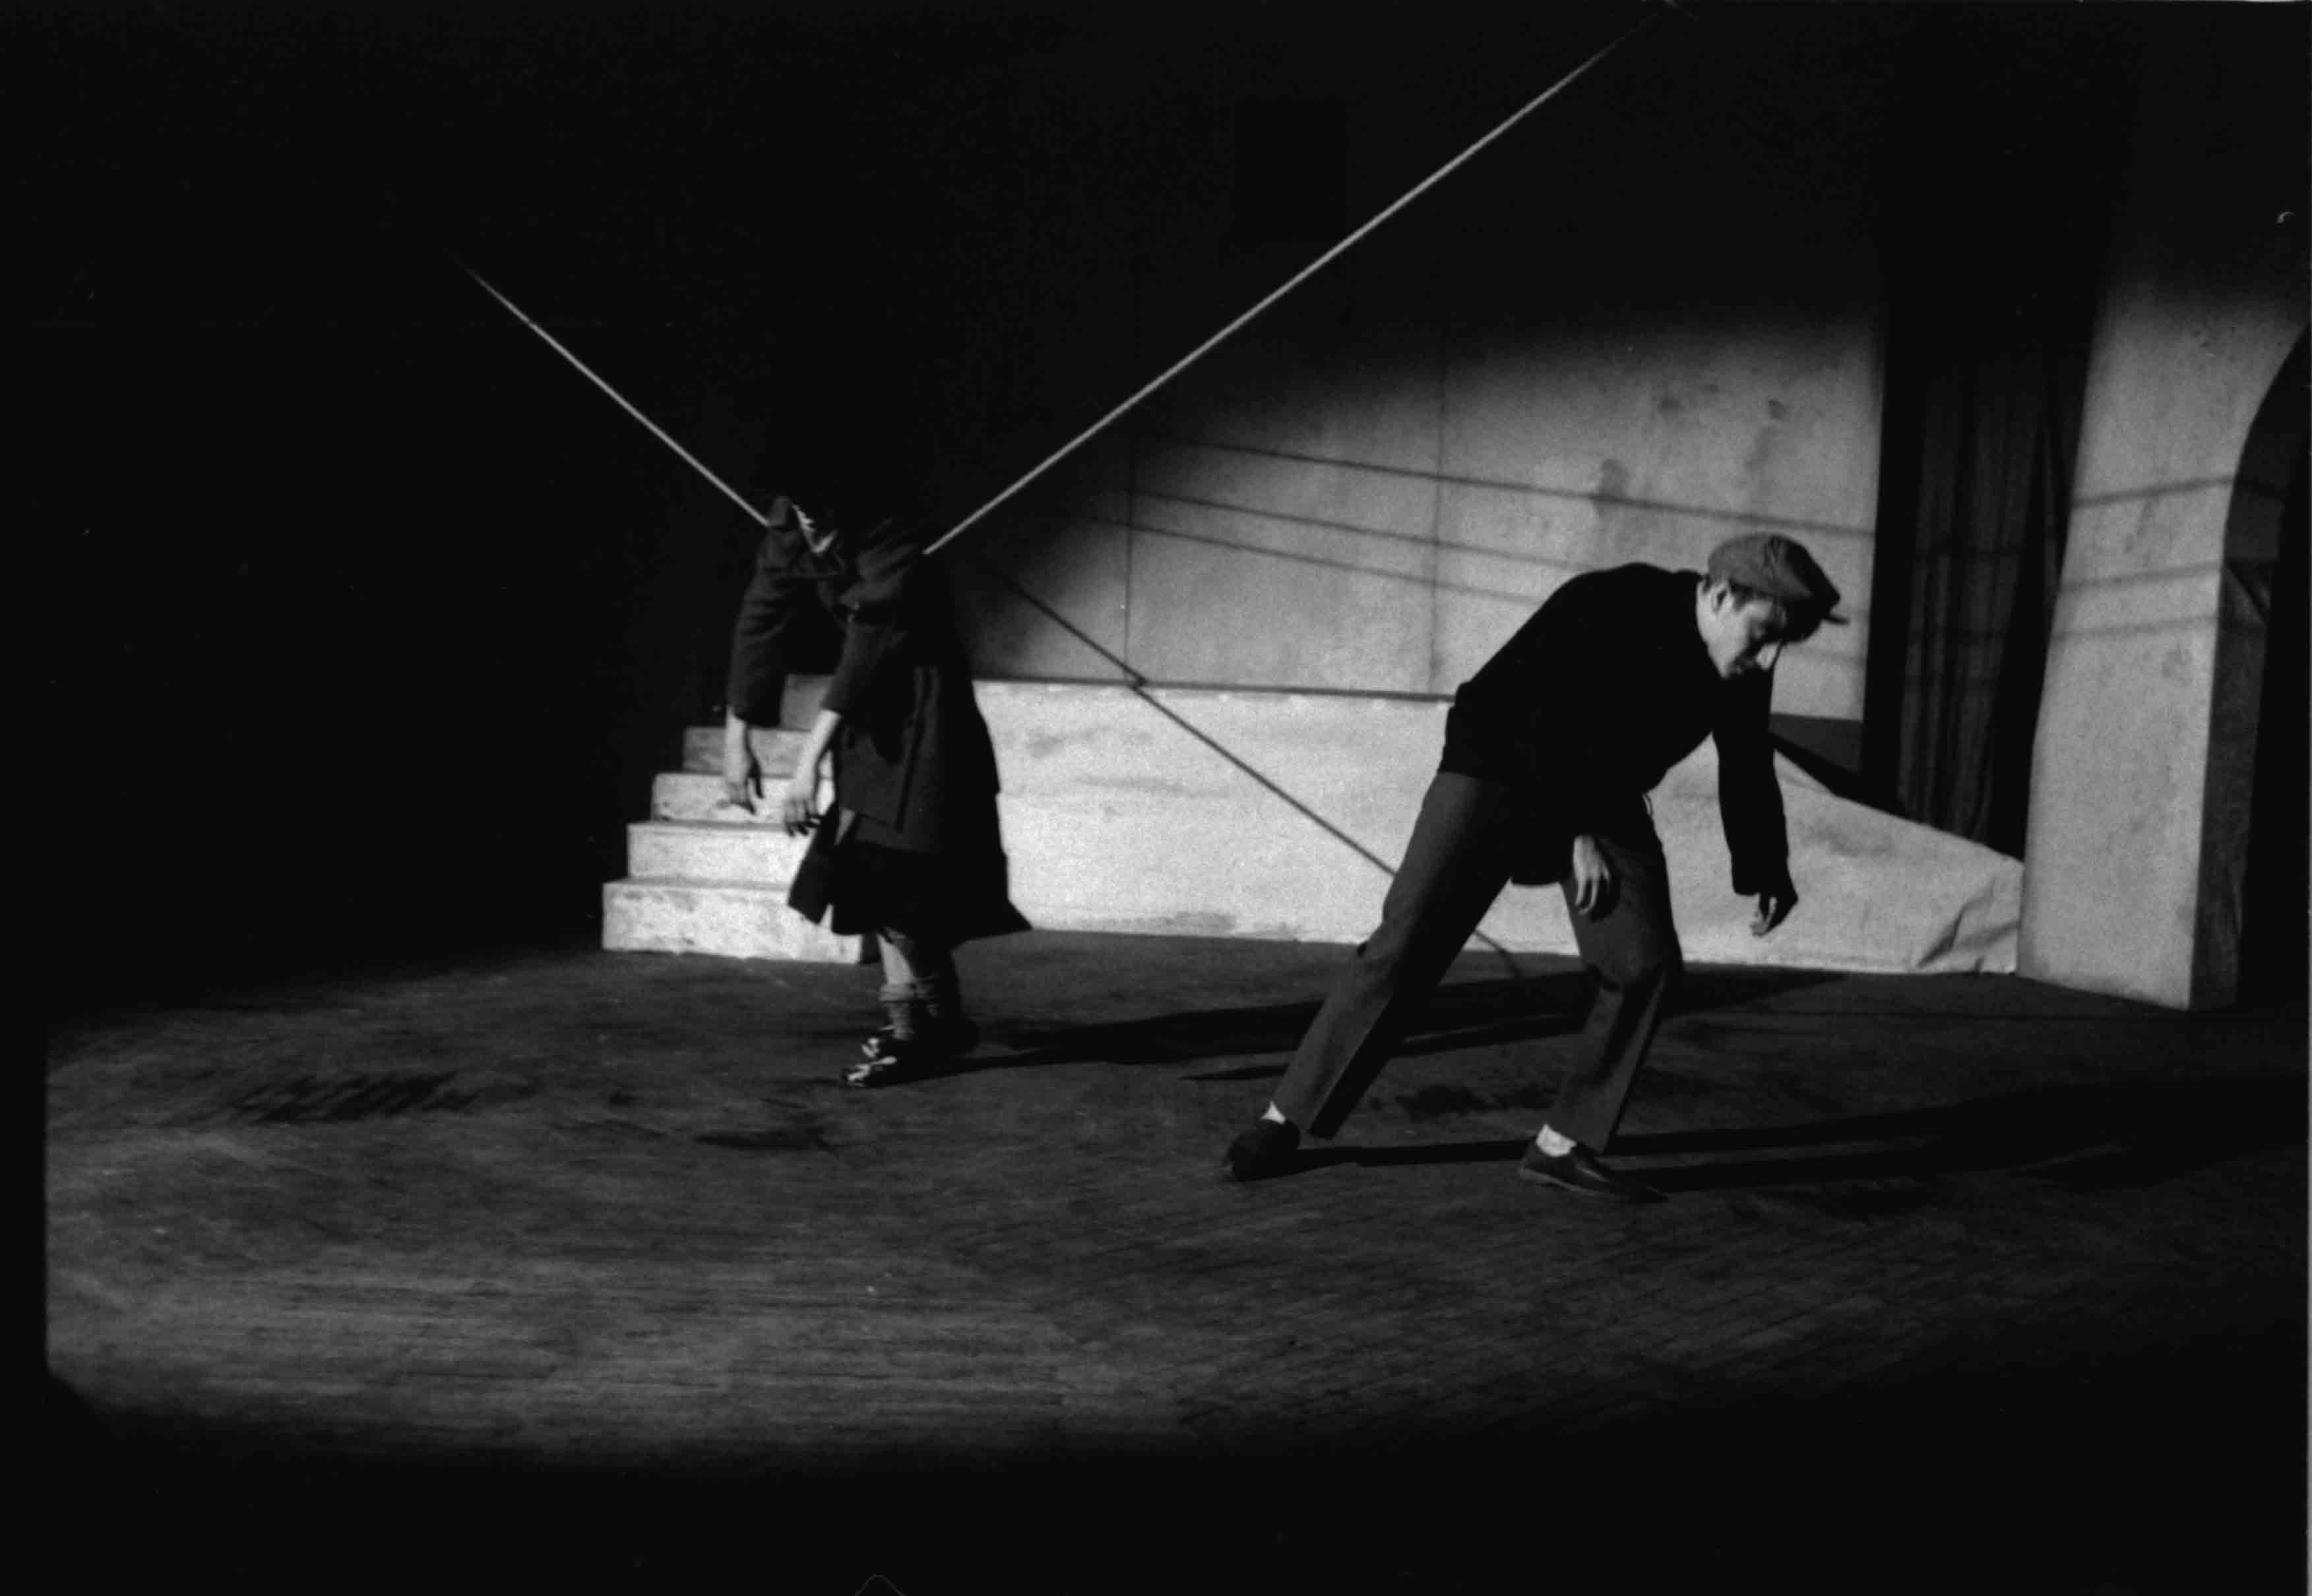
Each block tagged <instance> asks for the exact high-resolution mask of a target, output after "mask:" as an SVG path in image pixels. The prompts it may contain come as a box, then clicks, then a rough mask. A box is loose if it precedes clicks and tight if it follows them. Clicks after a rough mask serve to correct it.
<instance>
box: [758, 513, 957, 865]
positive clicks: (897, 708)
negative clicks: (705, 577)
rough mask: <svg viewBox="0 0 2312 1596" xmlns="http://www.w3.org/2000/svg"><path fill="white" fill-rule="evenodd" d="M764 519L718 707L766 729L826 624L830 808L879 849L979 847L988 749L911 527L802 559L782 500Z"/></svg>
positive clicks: (944, 603) (803, 550) (934, 567)
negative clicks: (837, 647) (832, 735)
mask: <svg viewBox="0 0 2312 1596" xmlns="http://www.w3.org/2000/svg"><path fill="white" fill-rule="evenodd" d="M771 521H772V524H771V526H770V528H768V529H767V530H766V533H765V534H764V537H763V545H762V549H761V552H760V553H759V554H758V555H757V556H756V562H755V573H754V577H753V579H752V580H750V581H749V584H748V587H747V592H746V596H745V597H743V598H742V599H740V604H739V618H738V622H737V624H736V625H735V626H734V627H733V629H732V632H731V675H730V702H731V709H732V710H734V711H736V712H737V713H738V715H739V716H740V719H742V720H746V721H748V722H749V723H750V724H755V725H766V726H775V725H776V724H778V721H779V701H780V697H781V694H782V693H783V691H784V685H785V680H786V676H787V675H788V673H789V672H790V671H791V670H792V669H793V668H794V665H795V662H796V660H797V659H798V658H808V654H807V649H808V643H809V640H810V635H811V633H812V632H813V631H814V630H816V629H819V628H821V627H823V625H824V623H825V622H826V620H827V619H828V618H830V617H831V618H832V619H833V620H834V621H835V622H836V623H837V624H839V625H840V626H841V635H842V642H841V653H840V655H839V657H838V658H837V660H836V667H835V673H834V676H833V677H832V678H831V679H830V680H829V682H828V688H827V695H826V697H825V699H824V700H822V701H821V702H822V703H823V706H824V707H825V708H827V709H830V710H834V711H837V712H839V713H840V714H841V715H842V716H843V725H842V727H841V728H840V729H839V730H838V731H837V733H836V740H835V744H834V754H835V761H834V762H835V800H836V804H837V805H839V806H840V807H843V808H845V809H847V810H850V811H853V812H854V813H855V814H857V815H861V816H863V819H864V820H865V821H866V822H869V823H871V824H868V825H867V826H866V827H865V829H864V830H863V833H862V834H863V835H864V836H869V837H871V838H873V839H874V840H877V841H880V842H884V843H885V844H886V845H889V846H894V847H899V848H906V849H909V850H921V851H938V850H942V849H945V848H948V847H950V846H959V845H977V844H979V843H980V842H983V841H984V839H985V836H986V835H988V834H990V833H992V831H993V824H994V795H995V791H996V786H997V783H996V774H995V751H994V745H993V743H992V742H991V741H990V740H989V737H988V735H987V724H986V722H985V720H982V719H981V718H980V713H979V706H978V704H977V702H976V701H975V700H974V699H973V697H972V692H971V673H970V669H969V667H968V664H967V663H966V661H965V658H964V654H963V645H962V642H961V641H960V639H959V637H958V636H957V633H956V629H955V624H954V619H953V611H952V606H951V602H950V597H949V593H948V589H947V582H946V578H945V574H944V572H943V571H941V568H940V566H939V564H938V563H937V562H935V561H927V560H925V559H924V557H923V537H922V535H921V530H920V528H915V527H913V526H911V525H909V524H908V523H906V522H903V521H899V520H884V521H879V522H876V523H874V524H873V525H871V526H870V527H868V528H865V529H864V530H863V531H854V532H851V533H848V534H846V535H845V536H844V537H842V538H841V539H840V540H839V541H838V542H837V543H836V545H835V546H834V547H833V548H831V549H829V550H828V551H827V552H826V553H825V554H813V553H812V552H811V550H810V545H808V544H806V543H805V542H804V541H803V537H802V532H801V528H800V527H799V526H797V525H796V524H794V521H793V516H792V513H791V512H790V510H789V509H788V505H787V501H785V500H784V499H781V500H778V501H775V502H774V503H773V505H772V508H771Z"/></svg>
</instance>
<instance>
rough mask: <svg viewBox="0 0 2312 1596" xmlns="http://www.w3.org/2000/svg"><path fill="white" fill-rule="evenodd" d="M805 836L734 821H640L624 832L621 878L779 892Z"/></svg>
mask: <svg viewBox="0 0 2312 1596" xmlns="http://www.w3.org/2000/svg"><path fill="white" fill-rule="evenodd" d="M808 847H810V838H809V837H790V836H788V835H787V834H786V833H785V832H784V831H783V830H782V829H781V828H779V827H778V826H776V825H768V824H761V823H759V822H758V823H755V824H747V823H744V822H740V821H723V822H719V823H716V822H705V823H702V822H697V821H688V820H645V821H641V822H637V823H636V824H632V825H629V826H628V827H627V828H626V875H627V877H628V878H629V879H631V880H643V881H665V882H687V881H713V882H724V883H731V884H734V885H745V886H764V887H776V888H778V889H779V890H780V891H781V892H784V891H785V890H786V888H787V886H788V885H789V884H790V883H791V882H793V880H794V873H795V868H796V867H797V866H799V865H801V863H802V855H803V850H805V849H806V848H808Z"/></svg>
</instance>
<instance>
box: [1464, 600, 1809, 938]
mask: <svg viewBox="0 0 2312 1596" xmlns="http://www.w3.org/2000/svg"><path fill="white" fill-rule="evenodd" d="M1701 580H1702V578H1701V577H1700V576H1699V575H1698V574H1696V573H1695V572H1694V571H1663V570H1660V569H1659V568H1657V567H1654V566H1651V565H1623V566H1618V567H1616V568H1615V569H1613V570H1610V571H1585V572H1583V573H1582V574H1581V575H1580V576H1577V577H1574V578H1573V579H1572V580H1569V581H1567V582H1566V583H1565V584H1564V585H1563V587H1561V588H1559V589H1557V591H1556V592H1554V593H1553V594H1551V595H1550V597H1549V598H1548V599H1547V600H1546V602H1545V603H1544V604H1543V605H1542V606H1541V607H1540V608H1539V609H1538V610H1537V611H1535V612H1534V614H1533V615H1532V616H1531V617H1530V618H1529V619H1528V621H1527V622H1526V624H1524V625H1523V626H1521V627H1519V629H1518V632H1517V634H1516V635H1515V636H1514V637H1512V638H1511V639H1510V641H1508V642H1507V643H1505V644H1503V645H1502V649H1501V651H1500V652H1499V653H1497V654H1495V655H1494V656H1493V658H1491V659H1490V660H1488V661H1486V663H1485V665H1484V668H1482V669H1481V670H1479V671H1478V672H1477V674H1476V676H1472V677H1470V678H1469V680H1468V681H1467V682H1465V683H1463V684H1462V685H1461V689H1460V691H1459V692H1458V693H1455V694H1454V698H1453V708H1452V711H1451V712H1450V713H1449V715H1448V716H1447V718H1446V721H1445V755H1444V759H1443V761H1442V762H1441V768H1442V769H1444V770H1447V771H1450V772H1457V773H1458V774H1461V775H1467V776H1478V777H1483V778H1485V779H1488V780H1491V781H1502V782H1506V783H1508V784H1509V785H1510V786H1511V787H1513V788H1515V789H1517V794H1518V801H1519V805H1520V806H1521V807H1522V808H1523V810H1524V812H1525V815H1526V824H1525V826H1524V837H1525V841H1524V844H1523V845H1522V846H1521V847H1520V849H1519V857H1518V859H1517V860H1516V861H1515V866H1514V878H1515V879H1516V880H1518V881H1519V882H1522V883H1527V884H1533V883H1537V882H1546V881H1559V880H1563V878H1564V877H1565V876H1567V875H1568V874H1569V873H1570V872H1571V871H1572V848H1573V839H1574V838H1575V837H1577V836H1580V835H1581V834H1583V833H1589V834H1592V835H1612V836H1623V837H1628V836H1632V835H1635V836H1637V837H1640V838H1645V837H1651V835H1652V822H1651V818H1650V815H1649V814H1648V811H1647V808H1646V795H1647V794H1648V793H1650V792H1651V791H1652V790H1653V789H1654V788H1656V787H1658V786H1660V783H1661V779H1662V777H1663V776H1664V775H1666V774H1668V771H1669V768H1670V767H1671V766H1672V765H1674V764H1676V763H1677V762H1678V761H1680V760H1682V759H1684V758H1685V757H1686V755H1687V754H1691V753H1693V752H1694V751H1695V748H1697V747H1699V746H1701V744H1702V739H1703V737H1715V738H1716V739H1717V741H1718V809H1719V817H1720V819H1721V822H1722V823H1723V824H1724V825H1725V828H1726V844H1727V848H1728V850H1730V852H1731V853H1732V855H1733V859H1734V890H1735V891H1736V892H1737V893H1740V894H1745V895H1748V894H1757V893H1764V892H1777V891H1780V892H1787V891H1789V890H1790V885H1791V881H1790V840H1789V836H1788V833H1787V831H1786V829H1785V826H1784V824H1783V817H1782V789H1781V787H1780V785H1779V784H1778V783H1777V782H1776V781H1775V779H1774V764H1773V744H1772V742H1771V741H1770V740H1769V738H1768V736H1767V730H1766V713H1767V707H1768V704H1769V703H1770V702H1771V700H1772V697H1773V676H1771V675H1769V674H1767V673H1765V672H1758V673H1756V674H1753V675H1748V676H1736V677H1734V678H1732V679H1728V678H1725V677H1721V676H1720V675H1719V674H1718V670H1717V667H1715V666H1713V665H1712V663H1711V661H1710V650H1709V649H1708V647H1707V646H1706V645H1705V644H1704V643H1703V641H1702V636H1701V633H1700V632H1698V631H1697V630H1696V628H1695V622H1694V601H1695V590H1696V589H1697V587H1698V586H1699V584H1700V582H1701Z"/></svg>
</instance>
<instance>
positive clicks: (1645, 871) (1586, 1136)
mask: <svg viewBox="0 0 2312 1596" xmlns="http://www.w3.org/2000/svg"><path fill="white" fill-rule="evenodd" d="M1598 846H1599V847H1600V849H1602V850H1603V851H1604V852H1605V855H1606V859H1607V864H1608V865H1610V866H1611V867H1612V868H1613V871H1614V877H1615V887H1614V897H1613V900H1612V902H1611V903H1610V904H1609V906H1608V907H1607V911H1606V912H1605V913H1604V914H1601V915H1599V916H1598V918H1597V919H1595V920H1591V919H1589V918H1588V917H1587V916H1585V915H1583V914H1582V913H1581V911H1579V910H1578V909H1575V908H1574V907H1573V893H1574V887H1573V883H1572V880H1571V879H1570V878H1569V879H1568V880H1567V881H1566V882H1565V884H1564V885H1565V904H1566V909H1567V911H1568V912H1569V913H1571V914H1572V918H1573V939H1574V942H1575V944H1576V945H1577V946H1579V947H1580V948H1581V958H1582V962H1583V963H1585V964H1588V965H1589V967H1590V969H1591V970H1592V971H1594V972H1596V974H1597V977H1598V993H1597V998H1596V999H1595V1001H1594V1002H1593V1003H1592V1005H1591V1007H1590V1010H1589V1021H1588V1023H1587V1024H1586V1025H1584V1026H1583V1028H1582V1033H1581V1042H1580V1045H1579V1048H1578V1050H1577V1051H1576V1052H1575V1054H1574V1058H1573V1061H1572V1064H1571V1065H1569V1066H1568V1067H1567V1069H1566V1072H1565V1075H1564V1077H1563V1080H1562V1081H1561V1082H1560V1084H1559V1086H1558V1089H1557V1098H1556V1101H1555V1102H1554V1103H1552V1104H1551V1106H1550V1110H1549V1124H1548V1129H1549V1130H1554V1131H1555V1132H1557V1133H1558V1134H1559V1135H1560V1136H1563V1137H1566V1138H1570V1139H1571V1140H1572V1141H1574V1142H1577V1143H1579V1144H1580V1145H1581V1146H1582V1147H1588V1148H1589V1149H1590V1150H1591V1151H1593V1152H1603V1151H1604V1150H1605V1149H1606V1147H1607V1143H1609V1142H1610V1141H1612V1140H1613V1137H1614V1127H1615V1126H1616V1124H1618V1123H1620V1121H1621V1118H1622V1108H1623V1105H1624V1103H1625V1102H1626V1100H1627V1099H1628V1097H1629V1095H1630V1083H1631V1082H1632V1081H1633V1080H1634V1079H1636V1077H1637V1073H1638V1068H1639V1066H1640V1065H1642V1064H1643V1063H1644V1062H1645V1059H1646V1052H1647V1051H1648V1050H1649V1049H1650V1048H1651V1046H1652V1045H1653V1039H1654V1032H1655V1031H1656V1030H1657V1029H1658V1028H1659V1027H1660V1025H1661V1020H1662V1016H1663V1014H1664V1012H1665V1008H1666V1005H1667V1004H1668V999H1669V997H1670V994H1671V993H1672V992H1673V991H1674V990H1676V989H1677V981H1678V977H1679V976H1680V975H1681V974H1682V973H1683V972H1684V970H1685V967H1686V964H1685V958H1684V955H1682V954H1681V953H1680V951H1679V949H1678V945H1677V922H1676V920H1674V919H1673V918H1672V916H1671V913H1670V901H1669V867H1668V861H1667V860H1665V859H1663V858H1662V850H1661V843H1660V840H1659V839H1657V838H1655V837H1653V836H1652V835H1651V834H1648V835H1646V836H1645V837H1643V838H1631V839H1627V840H1625V839H1619V838H1610V837H1600V838H1599V839H1598ZM1543 1145H1544V1150H1545V1151H1547V1150H1553V1149H1550V1148H1549V1147H1548V1138H1547V1137H1546V1135H1545V1137H1544V1138H1543Z"/></svg>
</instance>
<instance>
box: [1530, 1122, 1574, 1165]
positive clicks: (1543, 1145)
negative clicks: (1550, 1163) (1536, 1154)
mask: <svg viewBox="0 0 2312 1596" xmlns="http://www.w3.org/2000/svg"><path fill="white" fill-rule="evenodd" d="M1533 1145H1534V1146H1535V1147H1539V1148H1540V1149H1541V1151H1542V1156H1544V1157H1546V1158H1563V1157H1564V1156H1565V1155H1566V1154H1568V1153H1571V1152H1572V1150H1573V1147H1574V1141H1573V1138H1572V1137H1570V1136H1560V1135H1558V1134H1557V1132H1556V1131H1554V1130H1552V1129H1550V1128H1549V1127H1548V1126H1546V1125H1544V1126H1543V1127H1542V1128H1541V1129H1540V1130H1539V1131H1538V1132H1537V1133H1536V1134H1535V1136H1534V1138H1533Z"/></svg>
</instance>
